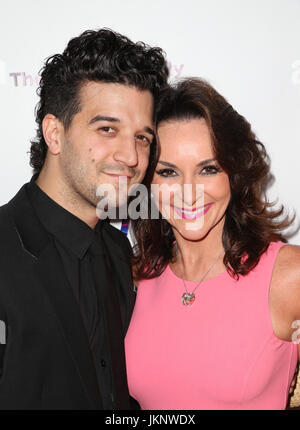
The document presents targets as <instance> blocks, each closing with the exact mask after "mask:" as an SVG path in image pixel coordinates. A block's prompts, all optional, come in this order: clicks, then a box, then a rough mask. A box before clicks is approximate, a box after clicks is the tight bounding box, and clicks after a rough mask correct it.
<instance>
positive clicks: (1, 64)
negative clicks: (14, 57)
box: [0, 60, 7, 85]
mask: <svg viewBox="0 0 300 430" xmlns="http://www.w3.org/2000/svg"><path fill="white" fill-rule="evenodd" d="M6 76H7V72H6V63H5V61H3V60H0V85H5V84H6Z"/></svg>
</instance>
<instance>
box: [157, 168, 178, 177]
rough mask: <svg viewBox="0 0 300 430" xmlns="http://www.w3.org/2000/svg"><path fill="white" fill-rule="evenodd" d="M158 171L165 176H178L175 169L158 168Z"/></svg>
mask: <svg viewBox="0 0 300 430" xmlns="http://www.w3.org/2000/svg"><path fill="white" fill-rule="evenodd" d="M156 173H157V174H158V175H159V176H163V177H164V178H167V177H170V176H176V174H177V173H176V172H175V171H174V170H173V169H161V170H156Z"/></svg>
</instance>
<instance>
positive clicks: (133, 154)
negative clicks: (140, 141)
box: [114, 138, 138, 167]
mask: <svg viewBox="0 0 300 430" xmlns="http://www.w3.org/2000/svg"><path fill="white" fill-rule="evenodd" d="M136 145H137V144H136V141H135V139H134V138H127V139H122V140H121V141H120V142H119V143H118V147H117V149H116V151H115V153H114V159H115V160H116V161H117V162H119V163H122V164H124V165H126V166H128V167H135V166H136V165H137V164H138V153H137V147H136Z"/></svg>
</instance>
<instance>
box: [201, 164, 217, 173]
mask: <svg viewBox="0 0 300 430" xmlns="http://www.w3.org/2000/svg"><path fill="white" fill-rule="evenodd" d="M220 171H221V169H220V168H219V167H218V166H214V165H211V166H205V167H203V169H202V170H201V173H203V175H215V174H216V173H218V172H220Z"/></svg>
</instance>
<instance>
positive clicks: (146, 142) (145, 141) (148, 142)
mask: <svg viewBox="0 0 300 430" xmlns="http://www.w3.org/2000/svg"><path fill="white" fill-rule="evenodd" d="M136 139H137V140H140V141H141V142H143V143H145V144H147V145H150V143H151V140H150V139H149V138H148V137H147V136H144V135H143V134H139V135H137V136H136Z"/></svg>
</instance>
